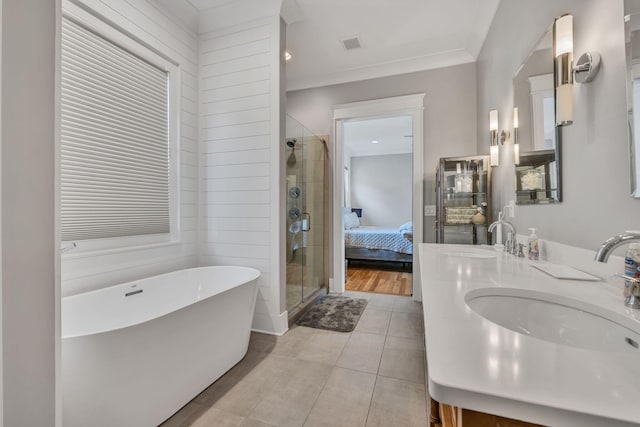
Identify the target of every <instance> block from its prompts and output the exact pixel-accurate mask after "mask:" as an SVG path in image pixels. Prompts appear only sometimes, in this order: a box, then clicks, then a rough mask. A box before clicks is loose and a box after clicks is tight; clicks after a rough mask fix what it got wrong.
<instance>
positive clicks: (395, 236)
mask: <svg viewBox="0 0 640 427" xmlns="http://www.w3.org/2000/svg"><path fill="white" fill-rule="evenodd" d="M412 233H413V227H412V226H411V223H410V222H409V223H406V224H403V225H402V226H401V227H400V228H383V227H372V226H355V227H353V228H348V229H345V231H344V234H345V236H344V243H345V258H346V259H347V260H349V261H351V260H366V261H392V262H401V263H403V264H405V263H411V262H412V260H413V255H412V254H413V242H412V237H413V235H412Z"/></svg>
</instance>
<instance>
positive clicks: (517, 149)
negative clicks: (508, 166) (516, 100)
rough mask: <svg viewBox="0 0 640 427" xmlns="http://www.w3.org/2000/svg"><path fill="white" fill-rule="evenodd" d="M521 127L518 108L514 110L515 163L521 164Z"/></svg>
mask: <svg viewBox="0 0 640 427" xmlns="http://www.w3.org/2000/svg"><path fill="white" fill-rule="evenodd" d="M519 127H520V117H519V115H518V107H515V108H514V109H513V163H514V164H516V165H519V164H520V144H519V143H518V128H519Z"/></svg>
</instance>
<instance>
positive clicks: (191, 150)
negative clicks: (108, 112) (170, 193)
mask: <svg viewBox="0 0 640 427" xmlns="http://www.w3.org/2000/svg"><path fill="white" fill-rule="evenodd" d="M66 1H68V0H65V1H63V9H64V7H65V5H66ZM79 3H80V2H79ZM81 4H84V5H86V7H87V8H89V9H91V10H93V11H94V12H95V13H96V14H98V15H100V16H102V17H103V18H105V19H106V20H108V21H110V22H111V23H113V24H115V26H116V27H119V28H121V29H122V30H123V31H125V32H126V33H129V34H130V35H132V36H133V37H135V38H137V39H138V40H140V41H141V42H142V43H144V44H146V45H147V46H149V47H151V48H152V49H154V50H156V51H158V52H160V53H161V54H163V55H164V56H167V57H168V58H170V59H171V60H173V61H174V62H177V63H178V64H179V68H180V82H181V91H180V92H181V99H180V104H181V105H180V109H181V117H180V122H181V124H180V166H179V168H180V175H181V176H180V208H179V212H180V229H181V232H180V241H179V242H178V243H176V244H171V245H161V246H156V247H149V248H146V249H145V248H141V249H136V250H126V251H122V250H115V251H108V252H104V253H102V254H100V255H91V256H90V255H88V254H86V255H85V254H80V253H74V252H73V251H71V252H68V253H67V254H65V255H64V256H63V257H62V270H61V273H62V294H63V296H65V295H72V294H76V293H79V292H83V291H87V290H91V289H98V288H101V287H105V286H109V285H112V284H116V283H122V282H125V281H128V280H134V279H137V278H140V277H145V276H151V275H154V274H160V273H163V272H167V271H172V270H177V269H180V268H186V267H191V266H195V265H196V263H197V234H196V231H197V229H198V139H199V135H198V96H199V93H198V77H197V76H198V35H197V32H196V31H197V29H196V28H187V26H186V25H185V24H183V23H182V22H180V21H179V20H177V19H176V18H175V17H174V16H173V15H172V14H171V13H169V12H168V11H167V10H165V9H164V8H163V7H162V6H160V5H159V4H158V3H157V2H154V1H152V0H108V1H107V0H82V2H81Z"/></svg>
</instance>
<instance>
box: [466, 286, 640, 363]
mask: <svg viewBox="0 0 640 427" xmlns="http://www.w3.org/2000/svg"><path fill="white" fill-rule="evenodd" d="M465 302H466V303H467V305H468V306H469V307H470V308H471V309H472V310H473V311H475V312H476V313H478V314H479V315H480V316H482V317H484V318H485V319H487V320H490V321H491V322H493V323H496V324H498V325H500V326H502V327H505V328H507V329H510V330H512V331H515V332H518V333H521V334H523V335H528V336H531V337H534V338H538V339H541V340H545V341H550V342H553V343H557V344H564V345H568V346H572V347H577V348H583V349H591V350H598V351H612V352H615V351H639V346H640V334H639V333H637V332H635V331H633V330H631V329H629V328H627V327H625V326H623V325H621V324H620V323H618V322H616V321H614V320H610V319H615V318H616V317H617V315H616V314H614V313H609V312H607V311H606V310H603V309H600V308H598V307H596V306H590V305H589V304H586V303H583V302H581V301H577V300H573V299H570V298H561V297H558V296H556V295H552V294H546V293H543V292H536V291H525V290H521V289H510V288H509V289H508V288H487V289H477V290H474V291H471V292H468V293H467V294H466V295H465Z"/></svg>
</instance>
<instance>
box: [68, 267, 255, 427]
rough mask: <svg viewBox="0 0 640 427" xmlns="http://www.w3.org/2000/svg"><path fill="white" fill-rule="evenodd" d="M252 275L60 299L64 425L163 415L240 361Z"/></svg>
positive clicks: (230, 270)
mask: <svg viewBox="0 0 640 427" xmlns="http://www.w3.org/2000/svg"><path fill="white" fill-rule="evenodd" d="M259 276H260V272H259V271H258V270H255V269H253V268H245V267H202V268H193V269H187V270H182V271H176V272H173V273H168V274H163V275H160V276H155V277H150V278H146V279H142V280H137V281H135V282H129V283H124V284H121V285H117V286H112V287H109V288H105V289H100V290H97V291H92V292H87V293H83V294H79V295H73V296H69V297H65V298H63V299H62V397H63V413H62V417H63V425H64V426H65V427H88V426H91V427H102V426H104V427H116V426H117V427H128V426H131V427H147V426H149V427H154V426H157V425H158V424H160V423H161V422H163V421H164V420H166V419H167V418H168V417H170V416H171V415H172V414H173V413H174V412H175V411H177V410H178V409H180V407H182V406H183V405H185V404H186V403H187V402H189V401H190V400H191V399H192V398H193V397H195V396H196V395H197V394H198V393H200V392H201V391H202V390H204V389H205V388H206V387H207V386H209V385H210V384H211V383H212V382H214V381H215V380H216V379H218V378H219V377H220V376H222V375H223V374H224V373H225V372H226V371H228V370H229V369H230V368H231V367H233V365H235V364H236V363H238V361H240V360H241V359H242V358H243V357H244V355H245V354H246V352H247V348H248V345H249V335H250V331H251V323H252V320H253V311H254V307H255V301H256V294H257V279H258V277H259Z"/></svg>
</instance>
